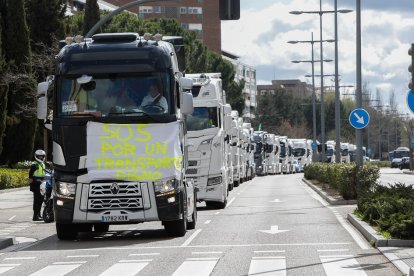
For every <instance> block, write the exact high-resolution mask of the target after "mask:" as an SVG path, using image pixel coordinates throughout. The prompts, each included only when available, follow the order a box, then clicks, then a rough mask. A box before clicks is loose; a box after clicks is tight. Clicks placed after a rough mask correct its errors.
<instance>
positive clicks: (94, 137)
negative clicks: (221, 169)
mask: <svg viewBox="0 0 414 276" xmlns="http://www.w3.org/2000/svg"><path fill="white" fill-rule="evenodd" d="M170 41H171V42H178V44H182V39H180V38H174V39H173V38H171V40H170ZM68 42H69V44H68V45H66V46H64V47H63V48H62V49H61V51H60V53H59V55H58V56H57V58H56V74H55V76H54V77H49V78H48V81H46V82H43V83H40V84H39V85H38V96H39V98H38V118H39V119H46V118H47V117H50V116H48V114H51V113H49V112H48V110H47V96H48V95H47V94H48V90H49V88H50V87H52V86H53V92H52V97H51V98H52V99H53V115H52V116H53V120H52V124H51V126H52V127H51V129H52V134H53V135H52V136H53V164H54V169H55V174H54V183H55V186H54V199H55V200H54V211H55V219H56V231H57V236H58V238H59V239H62V240H70V239H75V238H76V237H77V235H78V233H79V232H84V231H91V230H92V229H94V230H95V231H98V232H102V231H107V230H108V228H109V225H111V224H129V223H141V222H147V221H161V222H162V224H163V225H164V227H165V229H166V231H167V232H168V233H169V234H171V235H173V236H183V235H184V234H185V233H186V230H187V228H189V229H192V228H194V227H195V224H196V219H197V213H196V208H195V207H196V198H195V197H196V193H195V187H193V184H192V181H190V180H189V179H188V178H187V176H186V174H185V171H186V170H187V158H188V154H187V145H186V136H187V133H186V123H185V120H184V117H185V116H186V115H189V114H191V113H192V111H193V97H192V95H191V94H189V93H185V92H184V90H185V89H191V88H192V81H191V79H188V78H184V77H183V74H182V73H181V72H180V71H179V67H178V62H177V54H176V51H175V49H174V46H173V44H172V43H170V42H168V39H167V38H165V41H163V40H161V37H160V36H155V37H151V36H149V35H146V36H144V37H141V36H139V35H138V34H136V33H121V34H115V33H114V34H96V35H94V36H93V37H92V38H91V39H84V40H83V41H78V42H73V41H68ZM214 181H216V182H217V180H214Z"/></svg>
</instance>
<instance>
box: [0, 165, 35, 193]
mask: <svg viewBox="0 0 414 276" xmlns="http://www.w3.org/2000/svg"><path fill="white" fill-rule="evenodd" d="M28 183H29V179H28V171H27V170H16V169H7V168H0V190H2V189H10V188H17V187H23V186H27V185H28Z"/></svg>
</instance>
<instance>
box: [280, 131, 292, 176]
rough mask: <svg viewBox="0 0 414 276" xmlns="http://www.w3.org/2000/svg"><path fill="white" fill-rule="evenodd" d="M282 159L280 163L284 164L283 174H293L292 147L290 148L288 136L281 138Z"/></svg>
mask: <svg viewBox="0 0 414 276" xmlns="http://www.w3.org/2000/svg"><path fill="white" fill-rule="evenodd" d="M279 141H280V158H279V163H280V164H282V173H283V174H289V173H292V172H293V171H292V165H291V163H290V162H291V160H290V159H291V147H289V142H288V138H287V136H280V137H279Z"/></svg>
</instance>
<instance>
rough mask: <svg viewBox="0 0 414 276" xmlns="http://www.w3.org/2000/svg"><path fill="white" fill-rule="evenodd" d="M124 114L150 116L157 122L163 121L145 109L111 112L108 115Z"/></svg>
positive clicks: (141, 116)
mask: <svg viewBox="0 0 414 276" xmlns="http://www.w3.org/2000/svg"><path fill="white" fill-rule="evenodd" d="M123 115H127V117H128V115H137V116H139V117H140V118H150V119H151V120H154V121H155V122H157V123H161V120H160V119H159V118H157V117H154V116H153V115H152V114H148V113H146V112H143V111H127V112H109V113H108V116H123Z"/></svg>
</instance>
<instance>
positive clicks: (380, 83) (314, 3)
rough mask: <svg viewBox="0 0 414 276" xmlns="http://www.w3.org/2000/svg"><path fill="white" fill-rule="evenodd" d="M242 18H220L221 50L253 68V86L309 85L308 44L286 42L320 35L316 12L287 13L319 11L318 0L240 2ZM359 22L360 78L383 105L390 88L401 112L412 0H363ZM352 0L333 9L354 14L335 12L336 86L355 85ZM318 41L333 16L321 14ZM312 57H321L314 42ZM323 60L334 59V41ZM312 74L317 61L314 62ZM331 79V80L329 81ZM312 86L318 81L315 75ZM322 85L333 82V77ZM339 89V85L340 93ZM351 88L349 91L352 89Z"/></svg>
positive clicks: (329, 6) (329, 2)
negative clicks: (275, 83)
mask: <svg viewBox="0 0 414 276" xmlns="http://www.w3.org/2000/svg"><path fill="white" fill-rule="evenodd" d="M240 2H241V18H240V20H237V21H222V48H223V50H225V51H229V52H231V53H233V54H236V55H238V56H240V60H241V61H242V62H243V63H245V64H248V65H251V66H254V67H255V69H256V71H257V83H258V84H270V82H271V80H272V79H301V80H303V81H307V82H309V83H311V78H305V77H304V75H306V74H311V64H310V63H300V64H294V63H291V61H292V60H311V44H309V43H302V44H288V43H287V41H289V40H311V33H312V32H313V34H314V40H319V39H320V36H319V35H320V34H319V15H317V14H302V15H292V14H290V13H289V12H290V11H294V10H301V11H318V10H319V0H255V1H252V0H241V1H240ZM361 2H362V3H361V5H362V6H361V10H362V14H361V22H362V24H361V25H362V36H361V41H362V82H363V83H366V84H367V85H368V87H369V89H370V90H371V91H372V92H373V94H374V95H375V93H376V91H377V89H379V90H380V91H381V96H382V100H383V103H384V104H387V103H388V99H389V95H390V93H391V91H395V95H396V98H397V102H398V103H399V111H400V112H403V113H406V112H409V109H408V108H407V107H406V96H407V91H408V86H407V85H408V82H409V78H410V74H409V73H408V66H409V64H410V61H411V60H410V56H409V55H408V49H409V47H410V45H411V43H414V18H413V17H414V16H413V15H414V13H413V12H414V0H395V1H389V0H363V1H361ZM355 3H356V1H355V0H352V1H351V0H346V1H341V0H338V9H352V10H353V11H354V12H352V13H347V14H338V36H339V39H338V41H339V44H338V45H339V59H338V61H339V74H340V75H341V76H340V79H341V81H340V85H356V70H355V68H356V12H355V9H356V7H355V5H356V4H355ZM333 9H334V0H323V1H322V10H326V11H328V10H333ZM322 19H323V31H322V34H323V39H334V15H333V14H324V15H323V16H322ZM314 52H315V60H318V59H320V55H319V53H320V48H319V44H318V43H315V50H314ZM323 56H324V59H334V43H324V45H323ZM334 70H335V67H334V62H331V63H324V74H334V73H335V71H334ZM315 74H320V65H319V63H315ZM331 79H332V80H331ZM316 85H317V86H319V85H320V81H319V78H317V79H316ZM325 85H334V82H333V77H326V78H325ZM348 89H350V90H353V88H348ZM342 90H343V89H341V91H342ZM351 92H352V91H349V93H351Z"/></svg>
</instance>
